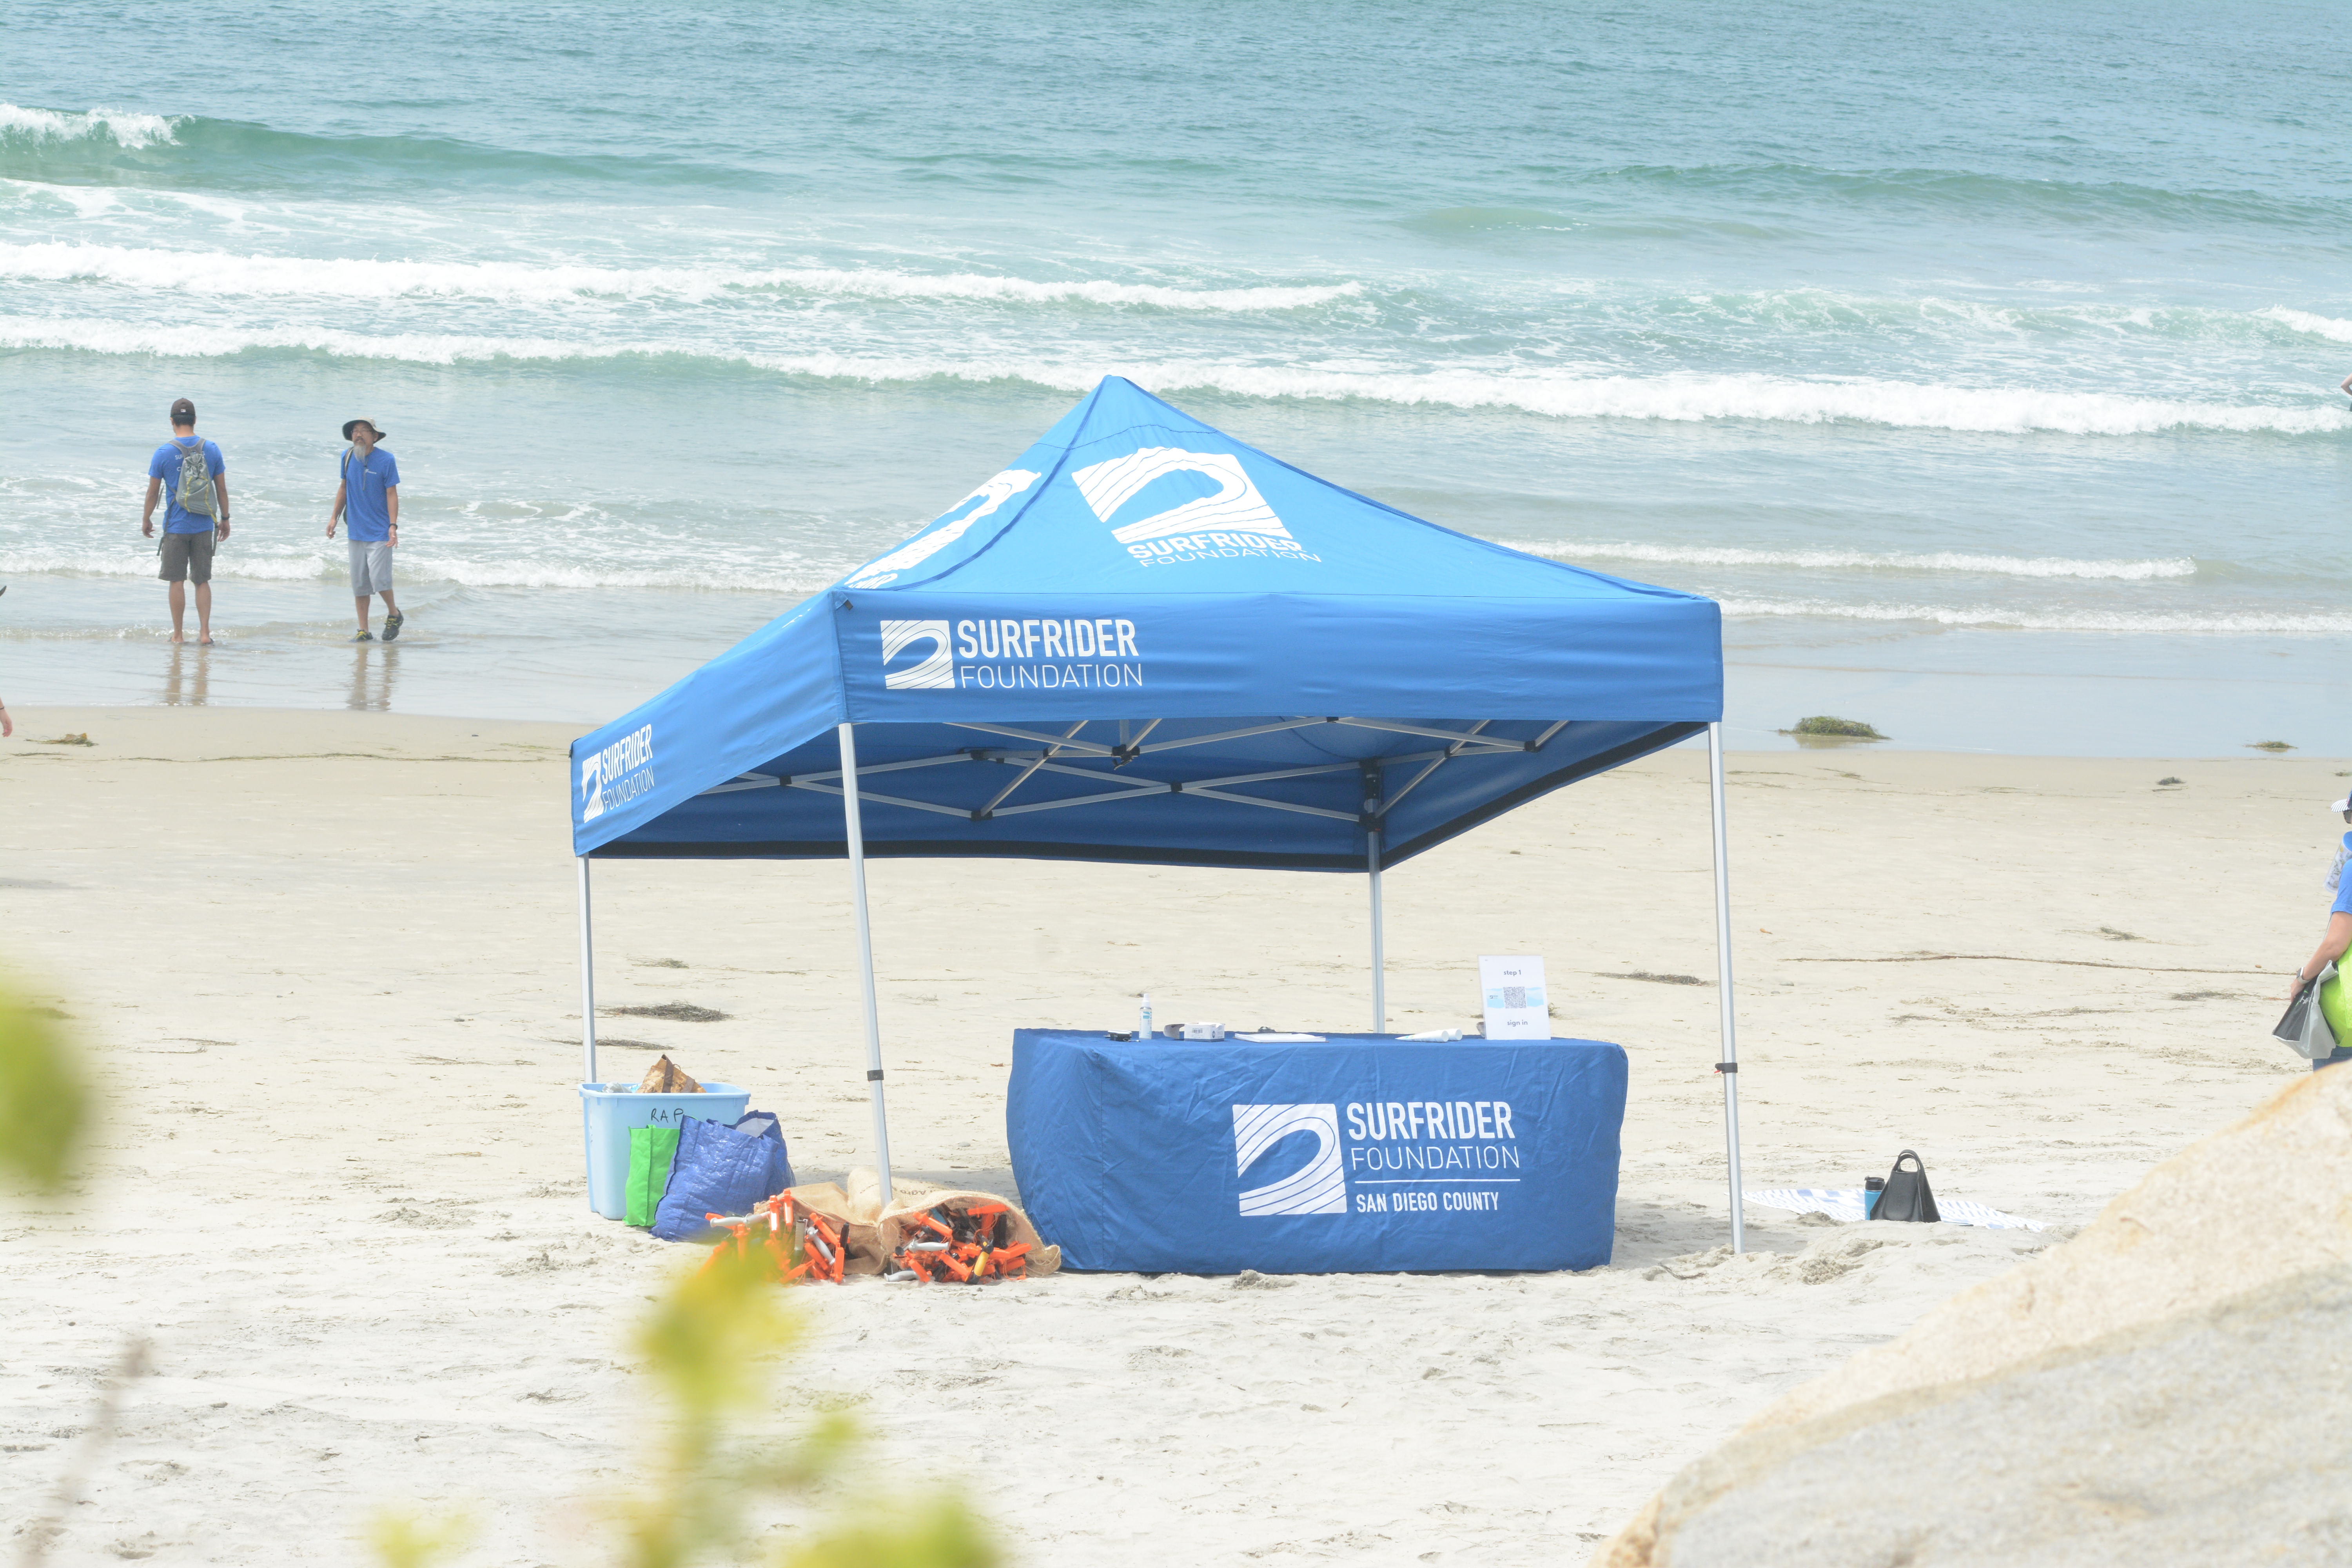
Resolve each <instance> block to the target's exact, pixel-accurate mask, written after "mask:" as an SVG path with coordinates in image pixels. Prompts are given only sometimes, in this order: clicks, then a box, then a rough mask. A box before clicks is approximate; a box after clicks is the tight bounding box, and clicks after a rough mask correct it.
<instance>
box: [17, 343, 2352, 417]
mask: <svg viewBox="0 0 2352 1568" xmlns="http://www.w3.org/2000/svg"><path fill="white" fill-rule="evenodd" d="M0 348H14V349H70V350H79V351H81V352H85V353H112V354H158V355H164V356H170V357H196V358H210V357H215V356H219V355H224V354H233V353H242V352H244V351H246V350H248V349H279V350H300V351H304V352H309V353H326V354H332V355H335V356H337V357H340V358H351V359H379V360H395V361H404V362H408V363H421V364H455V363H462V362H467V361H482V360H494V359H509V360H552V361H562V360H604V359H614V358H618V357H621V356H623V355H633V354H646V355H680V356H687V357H693V358H701V359H710V360H716V361H719V362H720V363H738V364H742V365H746V366H750V367H752V368H756V369H761V370H766V371H771V372H774V373H776V374H785V375H798V376H811V377H818V378H823V379H828V380H845V381H862V382H866V383H869V384H888V383H901V382H923V381H942V380H952V381H964V382H1000V381H1024V382H1027V383H1029V384H1033V385H1036V386H1045V387H1052V388H1056V389H1059V390H1062V391H1067V392H1084V391H1087V390H1088V389H1089V388H1091V387H1092V386H1093V385H1094V384H1095V383H1096V381H1097V380H1098V379H1099V378H1100V377H1101V376H1102V375H1104V374H1121V375H1125V376H1128V377H1129V378H1130V379H1131V380H1133V381H1135V382H1136V383H1138V384H1140V385H1142V386H1145V387H1147V388H1150V390H1152V391H1155V392H1160V393H1163V394H1168V395H1175V394H1179V393H1183V392H1194V391H1214V392H1223V393H1226V394H1229V395H1236V396H1243V397H1258V398H1286V397H1287V398H1307V399H1314V400H1318V401H1325V400H1328V401H1350V400H1353V401H1363V402H1376V403H1386V404H1391V405H1399V406H1404V407H1443V408H1470V409H1475V408H1500V409H1516V410H1518V411H1521V412H1524V413H1530V414H1538V415H1542V416H1549V417H1552V418H1562V419H1643V420H1664V421H1675V422H1702V421H1708V420H1731V419H1738V420H1769V421H1776V422H1783V423H1790V424H1800V425H1826V424H1844V423H1853V424H1866V425H1879V426H1894V427H1896V428H1904V429H1928V430H1960V431H1981V432H1991V433H1997V434H2011V435H2025V434H2031V433H2035V432H2042V431H2051V432H2058V433H2062V434H2066V435H2077V436H2137V435H2153V434H2156V433H2158V432H2161V431H2169V430H2186V431H2200V430H2203V431H2226V432H2234V433H2248V434H2263V433H2266V434H2273V435H2290V436H2305V435H2335V434H2340V433H2342V432H2345V431H2352V416H2347V413H2346V412H2345V411H2344V410H2342V409H2338V408H2336V407H2333V406H2318V405H2310V404H2297V405H2263V404H2223V403H2189V402H2185V401H2179V400H2174V399H2168V398H2155V397H2129V396H2124V395H2117V394H2114V393H2096V392H2060V391H2047V390H2042V389H2037V388H2030V387H1959V386H1940V385H1935V384H1924V385H1923V384H1916V383H1908V382H1895V381H1879V380H1868V379H1859V378H1856V379H1840V380H1830V379H1822V380H1798V379H1794V378H1790V377H1782V376H1769V375H1759V374H1741V375H1691V374H1667V375H1661V376H1618V375H1598V376H1585V375H1574V374H1561V373H1548V372H1535V371H1516V370H1501V371H1494V370H1477V369H1462V370H1441V371H1417V370H1404V369H1394V370H1389V369H1361V370H1360V369H1353V368H1350V369H1344V370H1331V369H1321V368H1306V369H1295V370H1294V369H1284V368H1279V367H1274V366H1265V365H1237V364H1217V363H1199V362H1189V363H1188V362H1174V363H1152V362H1141V363H1129V362H1121V361H1118V360H1116V359H1104V360H1092V361H1088V362H1087V363H1068V362H1057V361H1050V360H1027V359H982V360H947V359H939V360H918V359H882V358H872V357H862V356H853V355H849V354H834V353H816V354H805V353H804V354H782V355H772V354H758V353H735V352H728V353H714V352H713V351H712V350H711V349H710V348H709V346H707V345H703V344H698V343H694V342H680V341H668V340H651V341H645V342H569V341H564V340H560V339H549V338H524V337H516V338H501V337H486V336H478V335H466V334H457V333H418V332H411V333H394V334H388V335H375V334H371V333H366V332H359V331H347V330H344V329H341V328H328V327H246V326H233V325H231V326H163V325H158V324H154V323H150V322H128V321H103V320H92V319H89V318H80V319H75V318H62V317H54V316H50V317H26V316H10V317H0Z"/></svg>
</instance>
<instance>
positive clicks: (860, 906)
mask: <svg viewBox="0 0 2352 1568" xmlns="http://www.w3.org/2000/svg"><path fill="white" fill-rule="evenodd" d="M1100 722H1108V721H1101V720H1081V721H1078V722H1077V723H1075V724H1073V725H1071V726H1070V728H1069V729H1068V730H1067V731H1066V732H1064V733H1062V734H1060V735H1053V734H1046V733H1042V732H1040V731H1033V730H1025V729H1021V728H1018V727H1015V726H1013V725H1009V724H979V723H958V724H954V725H951V726H950V727H951V728H954V729H960V730H971V731H978V732H981V733H985V734H992V735H1001V736H1003V737H1004V738H1006V739H1008V740H1014V741H1024V742H1031V743H1032V744H1033V745H1034V746H1035V747H1036V748H1037V749H1036V750H1034V751H1012V750H1007V749H1004V748H1002V747H994V746H974V747H969V748H966V749H964V750H961V751H957V752H947V753H944V754H942V755H939V756H931V757H915V758H909V759H907V760H904V761H900V762H895V763H874V764H871V765H869V766H867V767H865V768H863V769H861V768H860V767H859V766H858V763H857V741H856V726H855V725H854V724H848V723H844V724H842V725H840V726H839V727H838V728H837V730H836V732H835V733H836V738H837V741H838V743H839V748H840V755H841V765H840V767H838V768H836V769H832V770H828V771H825V772H822V773H793V774H768V773H742V774H739V775H737V776H736V777H735V778H733V779H730V780H729V781H727V782H726V783H724V784H714V785H712V786H711V787H709V789H706V790H703V791H701V792H700V793H701V794H703V795H728V794H731V793H734V792H736V791H739V790H747V789H774V788H785V789H800V790H808V791H811V792H813V793H815V794H820V795H834V796H836V797H838V798H839V799H840V801H841V803H842V815H843V818H844V825H845V828H846V831H847V836H848V837H847V849H848V859H849V879H850V889H851V900H852V902H853V903H854V905H855V907H856V920H857V963H858V980H859V987H860V989H859V997H860V1001H861V1003H862V1005H863V1011H864V1016H865V1026H866V1089H867V1095H868V1098H869V1100H871V1102H872V1106H873V1110H874V1147H875V1160H876V1169H877V1172H878V1173H879V1174H880V1177H881V1191H882V1199H883V1202H884V1203H885V1204H887V1203H888V1202H889V1201H890V1197H891V1184H890V1127H889V1116H888V1111H887V1103H886V1096H885V1093H884V1089H883V1081H884V1080H883V1067H882V1031H881V1022H880V1016H879V1012H878V1009H877V1005H876V999H875V986H874V938H873V929H872V923H871V921H870V918H869V915H868V912H867V904H866V834H865V829H864V825H863V822H862V812H861V810H860V808H861V806H862V805H864V804H865V803H867V802H871V803H873V804H874V805H895V806H900V807H903V808H905V809H908V810H911V811H926V812H933V813H937V814H939V815H940V816H957V817H962V818H965V819H967V820H969V821H973V822H986V821H991V820H993V819H994V818H996V817H1000V816H1020V815H1022V814H1024V813H1027V812H1037V811H1057V810H1061V809H1063V808H1065V807H1069V806H1081V805H1105V804H1108V803H1109V802H1112V801H1120V800H1139V799H1143V798H1146V797H1148V796H1151V795H1199V796H1201V797H1202V799H1205V800H1213V801H1220V802H1223V803H1226V804H1229V805H1255V806H1263V807H1265V808H1266V809H1268V810H1273V811H1286V812H1295V813H1299V814H1302V815H1305V816H1323V817H1335V818H1338V819H1339V820H1340V821H1344V822H1354V823H1359V824H1360V825H1361V826H1363V828H1364V832H1365V849H1364V869H1365V871H1366V873H1367V879H1368V881H1369V882H1370V905H1371V908H1370V917H1371V920H1370V923H1371V981H1372V997H1371V1001H1372V1029H1371V1032H1372V1033H1373V1034H1376V1035H1384V1034H1386V1033H1388V994H1387V990H1388V966H1387V959H1386V954H1385V951H1384V941H1383V936H1384V933H1383V929H1382V925H1383V922H1382V911H1381V840H1382V837H1383V831H1382V826H1381V825H1382V824H1383V822H1384V821H1385V820H1386V818H1387V816H1388V814H1389V812H1391V811H1392V810H1393V809H1395V807H1396V805H1397V803H1398V802H1400V801H1402V800H1403V799H1404V798H1405V796H1406V795H1410V794H1411V793H1412V791H1413V790H1414V789H1415V788H1416V787H1418V786H1419V785H1420V784H1423V782H1424V781H1425V780H1427V779H1428V778H1429V776H1430V775H1431V774H1433V773H1435V772H1436V771H1437V770H1438V769H1439V768H1440V767H1442V766H1444V764H1445V763H1449V762H1452V761H1454V760H1455V759H1456V758H1461V757H1476V756H1497V755H1517V754H1520V753H1524V752H1540V751H1542V750H1543V748H1544V746H1545V745H1546V744H1547V743H1548V742H1550V740H1551V738H1552V737H1553V736H1555V735H1557V734H1559V731H1561V730H1563V729H1565V728H1567V727H1568V724H1569V722H1570V721H1568V720H1565V719H1562V720H1560V721H1558V722H1556V723H1554V724H1553V725H1551V727H1550V728H1549V729H1547V730H1546V731H1544V732H1543V733H1542V734H1540V735H1538V736H1537V737H1536V738H1535V739H1533V740H1531V741H1507V740H1504V739H1502V738H1500V737H1493V736H1487V735H1486V734H1484V733H1482V731H1485V730H1486V727H1487V726H1488V725H1489V724H1491V723H1493V722H1494V721H1493V720H1491V719H1482V720H1480V721H1477V722H1476V723H1475V724H1473V725H1472V726H1471V727H1470V728H1469V729H1468V730H1445V729H1440V728H1435V727H1432V726H1429V725H1420V724H1405V723H1400V722H1397V721H1393V720H1384V719H1364V718H1334V717H1320V718H1297V719H1284V720H1279V721H1276V722H1273V723H1268V724H1255V725H1250V726H1248V727H1246V728H1244V729H1239V730H1226V731H1219V732H1217V733H1214V734H1208V735H1187V736H1181V737H1178V738H1175V739H1172V740H1167V741H1161V742H1158V743H1157V744H1151V745H1147V744H1145V743H1144V742H1145V740H1146V739H1147V738H1148V737H1149V736H1150V733H1151V732H1152V731H1154V730H1156V729H1158V728H1159V727H1160V723H1161V722H1162V721H1161V720H1158V719H1154V720H1150V721H1145V722H1144V724H1143V728H1142V730H1141V731H1140V732H1139V733H1138V734H1136V735H1135V736H1133V738H1132V739H1130V738H1129V730H1130V729H1131V728H1132V726H1133V725H1134V724H1135V723H1136V722H1137V721H1133V720H1121V721H1118V726H1119V741H1118V744H1117V745H1115V746H1114V745H1108V744H1105V743H1103V742H1098V741H1087V740H1081V739H1079V738H1078V737H1079V731H1082V730H1084V729H1085V728H1086V727H1087V724H1088V723H1100ZM1320 724H1343V725H1347V726H1349V727H1351V728H1355V729H1363V730H1378V731H1389V732H1391V733H1394V734H1400V735H1413V736H1421V737H1426V738H1428V739H1431V740H1438V741H1444V742H1446V744H1445V746H1444V749H1443V750H1440V751H1433V752H1407V753H1405V754H1402V755H1398V756H1384V757H1380V758H1377V759H1366V760H1365V761H1360V762H1335V763H1317V764H1314V765H1312V766H1307V767H1298V768H1276V769H1271V770H1267V771H1264V772H1259V773H1234V774H1232V775H1230V776H1227V777H1223V778H1213V779H1200V780H1194V781H1176V780H1164V779H1149V778H1135V777H1129V776H1127V775H1126V774H1125V773H1121V772H1116V771H1114V772H1109V773H1106V772H1104V771H1103V770H1101V769H1099V768H1083V767H1074V766H1072V765H1070V764H1069V763H1063V762H1058V761H1056V760H1055V759H1057V758H1059V757H1061V756H1063V755H1065V754H1068V753H1075V754H1076V755H1078V756H1081V757H1097V758H1108V759H1109V760H1110V762H1111V765H1112V768H1113V769H1114V770H1120V769H1124V768H1125V767H1126V766H1127V765H1128V764H1129V763H1131V762H1133V761H1135V760H1136V759H1137V758H1139V757H1142V756H1146V755H1150V754H1152V753H1155V752H1171V751H1176V750H1179V749H1181V748H1184V747H1189V746H1199V745H1206V744H1209V743H1211V742H1217V741H1234V740H1241V739H1244V738H1245V737H1248V736H1252V735H1265V734H1273V733H1276V732H1277V731H1285V730H1298V729H1305V728H1307V727H1309V726H1312V725H1320ZM1706 753H1707V781H1708V795H1709V799H1710V804H1711V806H1712V812H1711V816H1712V822H1713V827H1714V852H1715V853H1714V869H1715V930H1716V963H1717V989H1718V990H1719V992H1720V996H1719V998H1718V1000H1719V1001H1720V1004H1721V1023H1720V1029H1721V1037H1722V1055H1721V1058H1720V1059H1719V1060H1718V1061H1717V1063H1716V1071H1717V1074H1718V1075H1719V1076H1720V1077H1721V1078H1722V1079H1723V1123H1724V1146H1725V1151H1726V1153H1727V1158H1728V1161H1729V1167H1730V1171H1729V1176H1730V1188H1731V1192H1730V1207H1731V1247H1732V1250H1733V1251H1734V1252H1744V1251H1745V1250H1747V1247H1746V1242H1747V1226H1746V1224H1745V1215H1743V1213H1742V1211H1741V1194H1740V1174H1739V1078H1738V1074H1739V1055H1738V1039H1737V1030H1736V1022H1735V1017H1734V1007H1733V1000H1732V979H1731V882H1730V866H1729V858H1728V848H1727V836H1726V826H1725V816H1724V783H1723V725H1722V724H1721V722H1720V721H1716V722H1710V723H1709V724H1708V725H1707V726H1706ZM1415 762H1419V763H1427V764H1428V765H1427V766H1425V767H1423V769H1422V770H1421V771H1420V772H1419V773H1415V774H1414V775H1413V776H1412V778H1411V779H1409V780H1407V781H1406V782H1405V783H1404V784H1402V786H1401V787H1399V788H1398V789H1397V790H1395V791H1394V792H1393V793H1390V794H1386V795H1383V794H1382V793H1381V778H1380V770H1379V767H1378V766H1377V765H1367V764H1368V763H1415ZM950 763H975V764H979V765H983V766H993V767H1013V768H1017V769H1019V770H1020V771H1019V772H1018V773H1017V774H1016V775H1015V776H1014V777H1013V781H1012V782H1011V783H1010V784H1006V785H1005V786H1004V787H1003V789H1001V790H999V791H997V793H996V794H995V795H993V796H992V797H991V798H990V800H989V802H988V804H987V805H984V806H982V807H979V808H978V809H973V808H971V807H966V806H950V805H940V804H939V803H938V802H935V801H925V800H914V799H909V798H908V797H906V796H904V795H882V794H878V793H876V792H874V791H871V790H868V789H866V787H865V784H864V780H865V778H866V776H867V775H871V774H876V773H903V772H908V771H911V770H915V769H919V768H932V767H941V766H945V765H948V764H950ZM1039 773H1057V774H1069V775H1075V776H1076V777H1079V778H1085V779H1089V780H1092V781H1095V782H1097V783H1100V784H1118V785H1119V786H1120V787H1119V788H1118V789H1114V790H1105V791H1102V792H1100V793H1097V794H1092V795H1074V796H1070V797H1068V798H1066V799H1062V800H1046V801H1033V802H1029V803H1026V804H1024V805H1005V804H1004V802H1005V801H1006V800H1008V799H1010V798H1011V797H1012V795H1013V792H1014V791H1016V790H1018V789H1019V788H1020V787H1021V786H1022V785H1023V784H1026V783H1028V782H1029V781H1030V780H1031V779H1033V778H1034V777H1035V776H1036V775H1037V774H1039ZM1328 773H1362V774H1363V776H1364V780H1365V791H1366V794H1365V799H1364V803H1363V810H1362V811H1361V812H1360V813H1357V812H1345V811H1334V810H1332V809H1330V808H1329V807H1327V806H1319V805H1301V804H1299V803H1297V802H1296V801H1283V800H1268V799H1266V798H1265V797H1264V796H1262V795H1236V794H1234V793H1232V792H1233V790H1234V787H1235V786H1239V785H1243V784H1265V783H1271V782H1273V781H1275V780H1277V779H1291V778H1306V777H1308V776H1312V775H1319V774H1328ZM588 860H589V857H587V856H584V855H583V856H581V857H579V861H580V1016H581V1047H582V1050H583V1054H584V1055H585V1057H586V1076H585V1078H584V1079H583V1082H588V1083H594V1082H596V1081H597V1078H596V980H595V947H594V941H593V927H592V921H591V913H590V899H589V879H588Z"/></svg>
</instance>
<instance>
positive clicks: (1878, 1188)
mask: <svg viewBox="0 0 2352 1568" xmlns="http://www.w3.org/2000/svg"><path fill="white" fill-rule="evenodd" d="M1885 1190H1886V1178H1885V1177H1884V1176H1872V1177H1870V1178H1869V1179H1868V1180H1867V1181H1865V1182H1864V1183H1863V1184H1862V1217H1863V1218H1864V1219H1869V1218H1871V1217H1873V1216H1874V1215H1876V1214H1877V1213H1878V1195H1879V1194H1881V1193H1883V1192H1885Z"/></svg>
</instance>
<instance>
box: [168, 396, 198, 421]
mask: <svg viewBox="0 0 2352 1568" xmlns="http://www.w3.org/2000/svg"><path fill="white" fill-rule="evenodd" d="M195 422H196V405H194V404H193V403H191V402H189V401H188V400H187V399H186V398H184V397H183V398H181V399H179V400H178V401H177V402H175V403H173V405H172V423H173V424H174V425H194V423H195Z"/></svg>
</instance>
